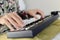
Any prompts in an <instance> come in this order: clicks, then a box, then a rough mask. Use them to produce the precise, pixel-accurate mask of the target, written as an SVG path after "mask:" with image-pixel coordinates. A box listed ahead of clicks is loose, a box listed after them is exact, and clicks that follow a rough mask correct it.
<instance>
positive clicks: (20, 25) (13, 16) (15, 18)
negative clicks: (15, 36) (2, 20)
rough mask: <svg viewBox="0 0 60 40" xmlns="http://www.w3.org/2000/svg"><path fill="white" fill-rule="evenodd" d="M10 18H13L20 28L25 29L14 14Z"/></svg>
mask: <svg viewBox="0 0 60 40" xmlns="http://www.w3.org/2000/svg"><path fill="white" fill-rule="evenodd" d="M8 16H10V17H11V18H13V19H14V20H15V21H16V22H17V23H18V25H19V27H23V24H22V23H21V21H20V20H19V19H18V18H17V17H16V16H15V15H14V14H12V15H11V14H10V15H8Z"/></svg>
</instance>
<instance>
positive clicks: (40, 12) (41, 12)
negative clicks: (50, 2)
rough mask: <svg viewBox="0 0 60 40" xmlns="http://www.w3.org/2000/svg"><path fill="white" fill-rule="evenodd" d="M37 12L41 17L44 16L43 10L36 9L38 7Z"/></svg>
mask: <svg viewBox="0 0 60 40" xmlns="http://www.w3.org/2000/svg"><path fill="white" fill-rule="evenodd" d="M37 12H39V14H40V15H41V17H42V18H44V17H45V15H44V12H43V11H41V10H38V9H37Z"/></svg>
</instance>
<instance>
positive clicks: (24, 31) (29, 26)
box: [7, 11, 59, 38]
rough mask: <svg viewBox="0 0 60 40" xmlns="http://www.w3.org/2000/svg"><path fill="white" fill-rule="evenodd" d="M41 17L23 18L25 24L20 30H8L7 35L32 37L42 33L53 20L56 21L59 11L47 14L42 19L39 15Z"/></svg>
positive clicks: (10, 36)
mask: <svg viewBox="0 0 60 40" xmlns="http://www.w3.org/2000/svg"><path fill="white" fill-rule="evenodd" d="M37 16H38V17H39V18H38V19H35V18H32V17H31V18H29V19H25V20H23V22H24V23H25V26H24V27H23V28H21V29H20V30H18V31H13V32H11V31H8V32H7V37H8V38H32V37H34V36H36V35H37V34H38V33H40V32H41V31H42V30H43V29H45V28H46V27H48V26H49V25H50V24H51V23H52V22H54V21H55V20H56V19H57V18H58V17H59V15H58V11H53V12H51V15H48V16H45V18H44V19H43V20H42V19H41V17H40V16H39V15H37Z"/></svg>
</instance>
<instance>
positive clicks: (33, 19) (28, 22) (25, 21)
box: [23, 15, 41, 25]
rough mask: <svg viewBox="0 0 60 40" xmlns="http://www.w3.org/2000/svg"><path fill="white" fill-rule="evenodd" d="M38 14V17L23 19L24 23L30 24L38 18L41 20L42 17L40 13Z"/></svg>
mask: <svg viewBox="0 0 60 40" xmlns="http://www.w3.org/2000/svg"><path fill="white" fill-rule="evenodd" d="M36 16H37V18H38V19H36V18H30V19H26V20H23V22H24V24H25V25H27V24H30V23H32V22H35V21H37V20H39V19H40V18H41V16H40V15H36Z"/></svg>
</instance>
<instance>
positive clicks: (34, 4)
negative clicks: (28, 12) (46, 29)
mask: <svg viewBox="0 0 60 40" xmlns="http://www.w3.org/2000/svg"><path fill="white" fill-rule="evenodd" d="M24 1H25V4H26V7H27V9H36V8H38V9H41V10H43V11H44V13H45V14H46V15H48V14H50V12H51V11H56V10H60V0H24Z"/></svg>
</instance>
